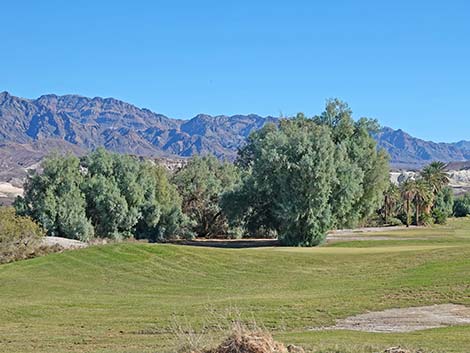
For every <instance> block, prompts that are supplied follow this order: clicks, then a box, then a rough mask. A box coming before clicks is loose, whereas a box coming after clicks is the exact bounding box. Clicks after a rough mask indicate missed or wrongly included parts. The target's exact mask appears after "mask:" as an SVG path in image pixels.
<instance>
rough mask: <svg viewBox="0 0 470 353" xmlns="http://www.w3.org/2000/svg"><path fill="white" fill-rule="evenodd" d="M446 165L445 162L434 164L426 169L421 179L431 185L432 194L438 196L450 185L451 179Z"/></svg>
mask: <svg viewBox="0 0 470 353" xmlns="http://www.w3.org/2000/svg"><path fill="white" fill-rule="evenodd" d="M445 169H446V164H445V163H443V162H432V163H431V164H429V165H428V166H426V167H424V169H423V171H422V172H421V177H422V178H423V179H424V180H425V181H426V182H427V183H428V184H429V185H431V188H432V192H433V193H434V195H435V194H437V193H438V192H439V191H441V190H442V188H443V187H444V186H446V185H447V184H449V177H448V176H447V173H446V171H445Z"/></svg>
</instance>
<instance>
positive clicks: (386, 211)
mask: <svg viewBox="0 0 470 353" xmlns="http://www.w3.org/2000/svg"><path fill="white" fill-rule="evenodd" d="M387 219H388V197H387V196H385V224H388V221H387Z"/></svg>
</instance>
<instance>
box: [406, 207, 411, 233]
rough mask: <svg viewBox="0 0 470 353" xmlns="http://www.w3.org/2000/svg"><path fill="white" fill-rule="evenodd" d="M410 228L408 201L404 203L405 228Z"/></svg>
mask: <svg viewBox="0 0 470 353" xmlns="http://www.w3.org/2000/svg"><path fill="white" fill-rule="evenodd" d="M409 226H410V200H407V201H406V227H407V228H408V227H409Z"/></svg>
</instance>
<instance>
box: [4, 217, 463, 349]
mask: <svg viewBox="0 0 470 353" xmlns="http://www.w3.org/2000/svg"><path fill="white" fill-rule="evenodd" d="M382 235H384V234H383V233H382ZM387 235H389V236H391V237H396V239H397V240H383V241H382V240H381V241H372V240H371V241H360V242H358V241H356V242H348V243H336V244H333V245H330V246H325V247H320V248H313V249H303V248H263V249H213V248H202V247H185V246H176V245H151V244H131V243H127V244H118V245H106V246H96V247H91V248H87V249H82V250H76V251H68V252H64V253H62V254H53V255H49V256H45V257H42V258H36V259H32V260H27V261H22V262H17V263H12V264H7V265H2V266H0V352H9V353H12V352H165V351H170V349H171V345H172V342H171V340H172V339H174V336H173V335H172V333H171V332H172V331H173V327H174V325H175V322H176V323H179V324H181V323H183V324H184V325H186V324H188V325H190V326H192V327H194V328H196V329H202V328H203V327H205V328H206V331H207V332H208V336H210V335H211V333H214V334H215V333H216V331H217V329H216V327H217V325H218V324H219V323H220V322H223V320H222V319H221V317H225V316H227V315H229V316H230V315H231V314H230V313H228V312H227V308H232V310H233V311H238V312H239V313H240V314H241V316H242V317H244V318H245V319H247V320H248V319H250V318H253V317H254V318H255V319H256V321H257V322H258V323H259V324H262V325H264V326H266V327H267V328H269V329H271V330H272V331H273V332H274V336H275V337H276V338H277V339H280V340H283V341H284V342H286V343H297V344H301V345H303V346H305V347H306V348H308V349H310V350H312V351H319V352H320V351H321V352H374V351H380V350H383V349H384V348H386V347H388V346H391V345H398V344H401V345H404V346H407V347H410V348H416V349H417V348H423V349H426V350H428V351H431V350H432V351H433V352H462V353H463V352H468V351H470V327H469V326H460V327H451V328H441V329H433V330H426V331H421V332H414V333H406V334H372V333H361V332H349V331H309V330H308V329H309V328H312V327H317V326H326V325H332V324H334V322H335V319H336V318H341V317H346V316H349V315H353V314H358V313H362V312H365V311H367V310H382V309H386V308H391V307H406V306H417V305H427V304H438V303H449V302H451V303H458V304H466V305H470V220H453V221H451V223H450V224H449V225H448V226H446V227H438V228H432V229H417V230H412V231H404V232H390V234H387ZM371 236H373V234H371ZM406 237H408V238H410V240H402V239H403V238H406ZM413 238H414V240H413ZM207 327H209V329H207Z"/></svg>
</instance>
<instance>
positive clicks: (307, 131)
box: [223, 100, 388, 246]
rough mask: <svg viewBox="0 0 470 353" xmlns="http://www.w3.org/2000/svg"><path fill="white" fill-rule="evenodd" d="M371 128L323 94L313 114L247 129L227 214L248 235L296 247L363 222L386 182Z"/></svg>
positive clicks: (368, 122) (383, 163) (385, 169)
mask: <svg viewBox="0 0 470 353" xmlns="http://www.w3.org/2000/svg"><path fill="white" fill-rule="evenodd" d="M376 128H377V124H376V122H375V121H372V120H368V119H361V120H359V121H357V122H356V121H354V120H353V119H352V112H351V110H350V109H349V107H348V106H347V105H346V104H345V103H343V102H341V101H339V100H331V101H328V102H327V106H326V109H325V111H324V112H323V113H322V114H321V115H320V116H317V117H315V118H313V119H308V118H306V117H305V116H304V115H303V114H298V115H297V117H296V118H293V119H284V120H281V122H280V123H279V124H278V125H274V124H270V125H267V126H265V127H264V128H263V129H261V130H260V131H257V132H255V133H253V134H252V135H251V136H250V138H249V139H248V142H247V144H246V146H244V147H243V148H242V149H241V150H240V152H239V157H238V160H237V163H238V165H239V166H240V167H241V168H242V169H243V170H244V177H243V183H242V184H241V185H240V186H239V187H238V188H237V189H236V190H234V191H233V192H230V193H227V194H226V195H225V196H224V199H223V205H224V210H225V212H226V213H227V215H228V216H229V219H230V220H231V221H232V222H234V223H237V224H241V225H243V226H244V227H245V228H246V230H247V231H248V232H249V233H251V234H260V233H262V232H265V233H269V234H274V235H277V236H278V237H279V239H280V240H281V241H282V242H283V243H284V244H288V245H301V246H312V245H317V244H319V243H321V242H322V241H323V239H324V237H325V235H326V232H327V231H328V230H329V229H331V228H335V227H344V226H354V225H356V224H358V223H361V222H364V221H365V220H366V219H367V218H368V217H370V216H371V215H372V213H373V212H374V211H376V210H377V209H378V208H379V207H380V206H381V204H382V199H383V192H384V190H385V188H386V187H387V186H388V162H387V157H386V154H384V153H383V152H381V151H378V150H377V146H376V143H375V141H374V139H373V138H372V136H371V134H372V133H373V132H374V131H376Z"/></svg>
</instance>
